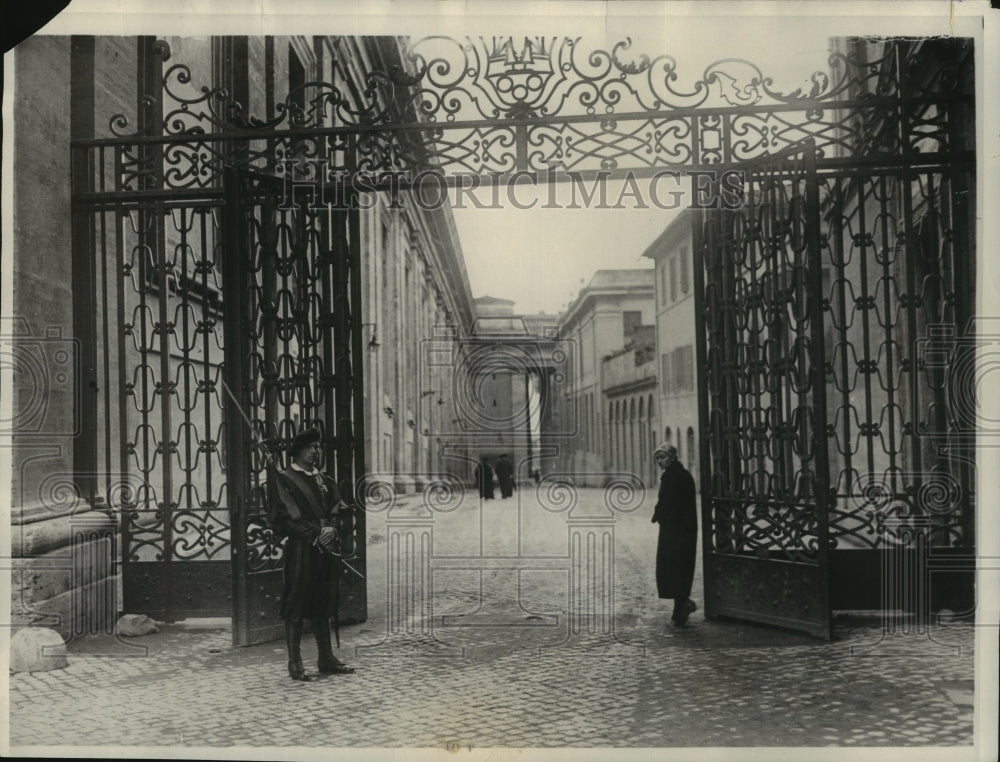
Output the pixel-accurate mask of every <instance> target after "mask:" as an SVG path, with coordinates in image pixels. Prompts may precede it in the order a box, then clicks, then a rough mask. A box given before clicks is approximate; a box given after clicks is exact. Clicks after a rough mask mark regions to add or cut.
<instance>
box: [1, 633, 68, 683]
mask: <svg viewBox="0 0 1000 762" xmlns="http://www.w3.org/2000/svg"><path fill="white" fill-rule="evenodd" d="M66 664H67V661H66V644H65V643H64V642H63V639H62V636H61V635H60V634H59V633H58V632H56V631H55V630H50V629H48V628H46V627H25V628H24V629H21V630H18V631H17V632H15V633H14V635H13V637H12V638H11V639H10V671H11V672H47V671H48V670H51V669H62V668H63V667H65V666H66Z"/></svg>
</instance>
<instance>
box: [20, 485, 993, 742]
mask: <svg viewBox="0 0 1000 762" xmlns="http://www.w3.org/2000/svg"><path fill="white" fill-rule="evenodd" d="M653 498H654V495H653V494H652V493H649V494H647V495H646V496H645V499H644V500H642V501H640V500H631V501H630V500H627V499H626V500H625V501H619V502H618V503H616V502H615V500H611V502H612V504H615V505H618V504H619V503H622V505H623V506H624V507H626V508H630V509H632V510H631V512H621V511H616V512H614V513H612V512H610V511H608V510H607V509H606V508H605V503H604V492H603V491H602V490H597V489H589V490H579V493H578V494H574V493H572V491H569V490H564V491H563V492H558V491H551V492H548V493H544V494H541V495H539V494H537V493H536V491H535V488H534V487H533V486H532V487H530V488H526V489H524V490H523V491H521V492H518V493H515V497H514V498H512V499H510V500H507V501H502V500H495V501H491V502H487V503H485V504H482V505H481V504H480V501H479V500H478V498H477V497H476V496H475V495H474V494H473V493H471V492H466V493H464V495H460V496H447V495H446V496H443V497H442V496H440V495H439V496H437V497H433V496H428V497H427V500H428V502H429V503H431V504H432V505H433V506H434V507H435V508H437V509H439V510H436V511H435V512H433V513H431V512H429V511H427V510H426V509H425V508H424V506H423V499H424V498H422V497H421V496H408V497H406V498H405V500H403V501H402V502H401V504H400V505H397V506H396V507H394V508H393V509H392V510H384V508H385V506H382V508H383V510H378V511H373V512H372V513H371V515H370V517H369V528H368V533H369V541H370V546H369V547H370V549H369V596H370V616H369V620H368V621H367V622H365V623H364V624H360V625H354V626H350V627H347V628H344V630H343V631H342V633H341V635H342V639H343V648H342V649H341V652H340V655H341V656H342V657H343V658H344V659H345V660H347V661H349V662H350V663H351V664H352V665H354V666H356V667H357V672H356V673H355V674H353V675H347V676H332V677H327V678H324V679H322V680H319V681H317V682H314V683H296V682H293V681H292V680H290V679H289V678H288V677H287V674H286V672H285V652H284V647H283V644H282V643H280V642H275V643H268V644H264V645H259V646H255V647H250V648H240V649H237V648H233V647H232V645H231V636H230V633H229V632H228V629H227V625H226V623H225V622H204V623H181V624H177V625H166V626H163V627H161V632H159V633H156V634H153V635H149V636H145V637H142V638H138V639H134V640H130V641H127V642H125V643H118V642H115V641H114V640H113V639H109V640H107V641H99V640H90V641H85V642H78V643H73V644H71V655H70V664H69V667H68V668H66V669H64V670H59V671H54V672H48V673H35V674H31V675H27V674H18V675H12V676H11V683H10V686H11V716H10V734H11V743H12V745H13V747H14V748H13V749H12V751H15V752H16V751H17V749H18V747H21V746H22V745H23V746H25V747H27V746H29V745H34V744H40V743H44V744H46V745H74V746H80V745H88V746H89V745H97V746H184V747H192V748H193V747H227V746H254V747H343V746H361V747H399V746H410V747H435V748H439V749H440V748H455V747H459V748H468V747H472V748H473V749H476V748H483V747H492V746H502V747H561V746H576V747H602V746H608V747H619V748H621V747H644V748H649V747H688V746H696V747H702V746H725V747H741V746H844V747H868V746H887V747H888V746H956V745H969V744H971V743H972V739H973V736H972V732H973V710H972V704H971V702H972V688H973V653H972V650H973V649H972V646H973V627H971V626H969V625H951V626H943V625H941V626H936V627H934V628H932V631H931V632H930V633H929V634H923V635H918V634H910V635H896V636H893V637H887V638H883V636H882V625H881V623H880V622H879V621H878V620H876V619H874V618H871V619H865V618H861V617H850V616H848V617H841V618H839V619H838V622H837V634H838V636H839V638H838V639H837V640H836V641H834V642H830V643H827V642H820V641H816V640H813V639H811V638H808V637H806V636H800V635H797V634H794V633H789V632H784V631H780V630H775V629H769V628H764V627H757V626H751V625H747V624H741V623H737V622H732V621H706V620H705V619H704V617H703V616H702V612H701V610H699V611H698V612H696V613H695V614H694V615H693V616H692V618H691V623H690V626H688V627H686V628H682V629H678V628H673V627H671V626H670V624H669V613H670V606H669V603H668V602H666V601H664V602H661V601H659V600H658V599H657V598H656V592H655V586H654V582H653V575H652V569H653V557H654V551H655V543H656V533H655V528H654V527H653V526H652V525H651V524H650V523H649V516H650V514H651V512H652V502H651V501H652V500H653ZM435 500H437V502H436V503H435V502H434V501H435ZM602 515H603V516H605V517H607V518H608V519H609V520H611V517H613V522H614V523H613V533H614V543H613V547H609V548H608V549H607V550H608V552H612V551H613V563H611V564H610V565H609V566H607V567H603V566H601V565H600V564H599V563H596V562H595V563H594V564H590V565H586V569H585V570H584V572H583V574H584V580H583V581H584V584H583V585H582V588H586V589H587V590H594V589H606V590H607V591H608V595H606V596H604V597H603V598H601V600H598V601H597V602H596V603H595V602H594V601H590V602H588V600H587V599H586V596H584V597H583V598H582V599H581V598H580V596H578V594H577V592H574V591H576V590H577V589H578V588H576V587H574V585H575V584H576V583H574V579H576V580H579V579H580V568H583V567H578V568H577V569H576V571H574V568H573V566H572V564H571V563H569V562H568V560H567V559H568V558H569V557H570V551H568V550H567V548H569V547H570V545H571V542H570V539H569V533H568V529H567V526H568V525H571V524H572V523H573V522H574V521H576V522H579V521H580V520H581V517H584V518H586V517H588V516H589V517H590V518H591V519H593V518H594V517H600V516H602ZM410 520H412V521H414V522H418V521H423V522H424V524H422V526H423V527H424V531H427V527H428V526H430V527H432V535H433V537H432V541H431V542H430V543H429V544H427V545H426V546H425V550H426V553H425V558H429V559H430V563H429V565H430V567H431V568H432V570H433V571H432V573H431V574H429V575H421V574H419V573H417V574H410V575H408V576H407V575H404V574H401V573H400V568H401V566H402V565H401V564H396V565H393V564H391V563H388V562H387V548H388V546H389V545H390V542H394V540H393V536H394V535H393V532H396V533H397V534H396V536H397V537H404V538H405V534H404V535H399V534H398V532H399V528H400V527H401V526H404V527H405V526H407V525H406V522H407V521H410ZM400 522H402V523H400ZM608 526H612V525H610V524H609V525H608ZM583 542H584V543H585V546H584V548H583V550H584V553H583V557H584V558H585V559H594V558H599V557H600V539H599V537H598V539H597V541H596V542H597V545H596V550H595V548H594V547H589V546H586V542H587V539H586V534H584V539H583ZM403 545H404V546H405V541H403ZM418 550H419V544H418ZM590 551H593V553H591V554H590V555H587V553H588V552H590ZM595 554H596V555H595ZM481 558H489V559H494V560H492V561H490V562H489V563H485V562H482V561H481V560H480V559H481ZM503 558H506V559H515V560H514V561H510V563H509V564H506V566H508V567H518V566H519V568H520V571H517V570H515V571H511V570H510V569H509V568H506V569H505V568H504V566H505V562H503V561H497V560H495V559H503ZM484 566H485V567H488V568H486V569H485V570H482V567H484ZM588 570H589V571H588ZM595 570H596V571H595ZM414 580H416V581H414ZM424 590H429V591H430V592H429V594H428V596H427V598H426V599H425V598H424V597H423V595H424ZM612 591H613V592H612ZM612 597H613V600H612ZM694 598H695V600H697V601H699V607H700V602H701V599H702V589H701V578H700V560H699V573H698V576H697V577H696V579H695V590H694ZM422 600H423V601H424V602H425V603H427V604H428V605H427V606H426V607H425V608H422V607H421V601H422ZM581 600H582V602H581ZM602 605H603V606H605V607H606V608H605V609H603V610H602V608H601V607H602ZM588 606H590V607H591V608H590V609H588ZM588 610H590V611H591V615H590V616H589V617H588V615H587V613H586V612H587V611H588ZM573 611H576V612H577V614H576V616H568V615H567V612H570V613H572V612H573ZM400 612H404V613H406V612H414V614H413V615H412V616H410V615H408V614H407V615H406V616H402V615H401V614H400ZM581 612H582V613H581ZM605 612H606V613H607V616H606V617H604V618H603V619H602V616H603V614H604V613H605ZM612 614H613V617H612ZM601 622H613V628H611V627H610V625H609V628H610V629H613V633H612V632H604V631H602V625H601ZM574 629H576V630H577V632H576V633H574V632H573V630H574ZM605 629H608V628H605ZM880 641H881V642H880ZM304 643H305V653H304V655H305V657H306V659H307V667H312V666H314V665H315V661H314V660H315V646H314V645H313V643H312V641H311V638H309V637H308V636H307V637H306V638H305V640H304ZM101 654H104V655H101ZM108 654H113V655H108ZM24 750H25V751H27V749H24ZM265 756H266V755H265ZM272 756H273V755H272Z"/></svg>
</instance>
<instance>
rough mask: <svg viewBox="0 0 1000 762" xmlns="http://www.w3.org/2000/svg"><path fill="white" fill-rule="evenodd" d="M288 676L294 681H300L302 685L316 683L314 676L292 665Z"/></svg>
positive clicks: (289, 667)
mask: <svg viewBox="0 0 1000 762" xmlns="http://www.w3.org/2000/svg"><path fill="white" fill-rule="evenodd" d="M288 676H289V677H290V678H292V680H298V681H299V682H300V683H311V682H314V679H313V677H312V675H309V674H307V673H306V671H305V670H297V669H294V668H293V667H292V665H289V666H288Z"/></svg>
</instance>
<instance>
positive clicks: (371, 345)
mask: <svg viewBox="0 0 1000 762" xmlns="http://www.w3.org/2000/svg"><path fill="white" fill-rule="evenodd" d="M366 325H370V326H371V327H372V337H371V339H369V341H368V349H370V350H371V351H372V352H374V351H375V350H376V349H378V348H379V347H380V346H382V345H381V344H379V341H378V324H377V323H361V327H362V328H364V327H365V326H366Z"/></svg>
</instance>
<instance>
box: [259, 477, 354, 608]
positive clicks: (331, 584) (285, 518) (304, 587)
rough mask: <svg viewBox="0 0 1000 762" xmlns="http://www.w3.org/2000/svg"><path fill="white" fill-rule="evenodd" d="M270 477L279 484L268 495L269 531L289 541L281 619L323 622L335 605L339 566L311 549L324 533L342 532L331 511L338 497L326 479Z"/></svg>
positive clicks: (315, 547) (316, 550)
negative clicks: (322, 487)
mask: <svg viewBox="0 0 1000 762" xmlns="http://www.w3.org/2000/svg"><path fill="white" fill-rule="evenodd" d="M274 477H275V479H276V481H277V484H275V485H274V488H273V489H272V490H271V503H272V511H273V514H272V527H273V529H274V531H275V533H277V534H278V535H280V536H282V537H287V538H288V539H287V541H286V542H285V555H284V566H285V574H284V586H283V590H282V596H281V616H282V618H284V619H292V620H298V619H310V620H315V619H327V618H329V617H331V616H333V614H334V612H335V611H336V607H337V605H338V603H339V589H340V564H338V563H336V562H335V561H334V560H333V559H331V558H330V556H328V555H326V554H325V553H324V552H323V551H322V550H321V549H320V548H319V547H318V546H317V545H316V544H315V543H316V538H317V537H319V534H320V530H321V529H322V528H323V527H327V526H329V527H334V528H336V529H337V530H338V531H341V530H342V529H343V527H341V526H340V521H339V519H338V515H337V511H336V508H335V506H336V505H337V504H338V503H339V502H340V492H339V491H338V490H337V485H336V484H335V483H334V481H333V479H331V478H330V477H328V476H326V475H325V474H318V475H317V476H310V475H308V474H305V473H303V472H301V471H296V470H294V469H292V468H288V469H286V470H284V471H281V472H278V473H275V474H274ZM320 482H322V484H323V486H324V487H325V492H324V490H321V489H320V486H319V484H320Z"/></svg>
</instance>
